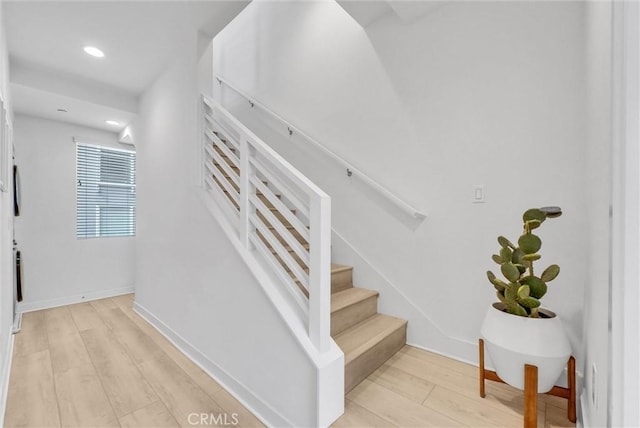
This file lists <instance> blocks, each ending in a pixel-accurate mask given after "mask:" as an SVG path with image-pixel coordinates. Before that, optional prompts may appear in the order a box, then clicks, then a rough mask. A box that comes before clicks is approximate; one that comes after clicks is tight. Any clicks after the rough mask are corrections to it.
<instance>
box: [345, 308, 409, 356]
mask: <svg viewBox="0 0 640 428" xmlns="http://www.w3.org/2000/svg"><path fill="white" fill-rule="evenodd" d="M406 324H407V321H406V320H403V319H400V318H396V317H392V316H389V315H384V314H376V315H374V316H372V317H371V318H367V319H366V320H364V321H362V322H360V323H358V324H356V325H354V326H352V327H349V328H348V329H346V330H345V331H343V332H341V333H339V334H338V335H336V337H334V340H335V341H336V343H337V344H338V346H339V347H340V349H342V352H344V363H345V365H348V364H349V363H350V362H352V361H354V360H355V359H357V358H358V357H359V356H361V355H362V354H364V353H365V352H367V350H369V349H371V348H372V347H374V346H375V345H376V344H377V343H379V342H381V341H382V340H383V339H384V338H386V337H387V336H389V335H390V334H391V333H393V332H394V331H396V330H398V329H399V328H402V327H403V326H405V325H406Z"/></svg>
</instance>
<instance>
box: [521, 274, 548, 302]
mask: <svg viewBox="0 0 640 428" xmlns="http://www.w3.org/2000/svg"><path fill="white" fill-rule="evenodd" d="M520 283H521V284H522V285H528V286H529V294H530V295H531V297H535V298H536V299H540V298H542V296H544V295H545V293H546V292H547V284H545V282H544V281H543V280H541V279H540V278H538V277H537V276H531V275H529V276H525V277H524V278H522V279H521V280H520Z"/></svg>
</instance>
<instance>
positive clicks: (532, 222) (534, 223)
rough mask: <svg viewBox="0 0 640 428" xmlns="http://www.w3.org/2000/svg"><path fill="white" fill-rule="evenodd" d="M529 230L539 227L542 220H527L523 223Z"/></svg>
mask: <svg viewBox="0 0 640 428" xmlns="http://www.w3.org/2000/svg"><path fill="white" fill-rule="evenodd" d="M524 224H525V225H526V227H528V228H529V230H533V229H537V228H539V227H540V225H541V224H542V222H541V221H540V220H538V219H533V220H528V221H526V222H525V223H524Z"/></svg>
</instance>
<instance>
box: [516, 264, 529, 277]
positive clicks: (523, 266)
mask: <svg viewBox="0 0 640 428" xmlns="http://www.w3.org/2000/svg"><path fill="white" fill-rule="evenodd" d="M514 266H515V267H517V268H518V271H519V272H520V275H522V274H523V273H525V272H526V271H527V267H526V266H525V265H521V264H517V265H514Z"/></svg>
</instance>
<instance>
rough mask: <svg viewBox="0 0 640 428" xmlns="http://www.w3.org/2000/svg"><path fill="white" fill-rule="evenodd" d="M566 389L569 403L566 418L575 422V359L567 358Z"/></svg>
mask: <svg viewBox="0 0 640 428" xmlns="http://www.w3.org/2000/svg"><path fill="white" fill-rule="evenodd" d="M567 387H568V388H569V402H568V403H567V417H568V418H569V420H570V421H571V422H575V421H576V359H575V358H573V357H570V358H569V366H568V367H567Z"/></svg>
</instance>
